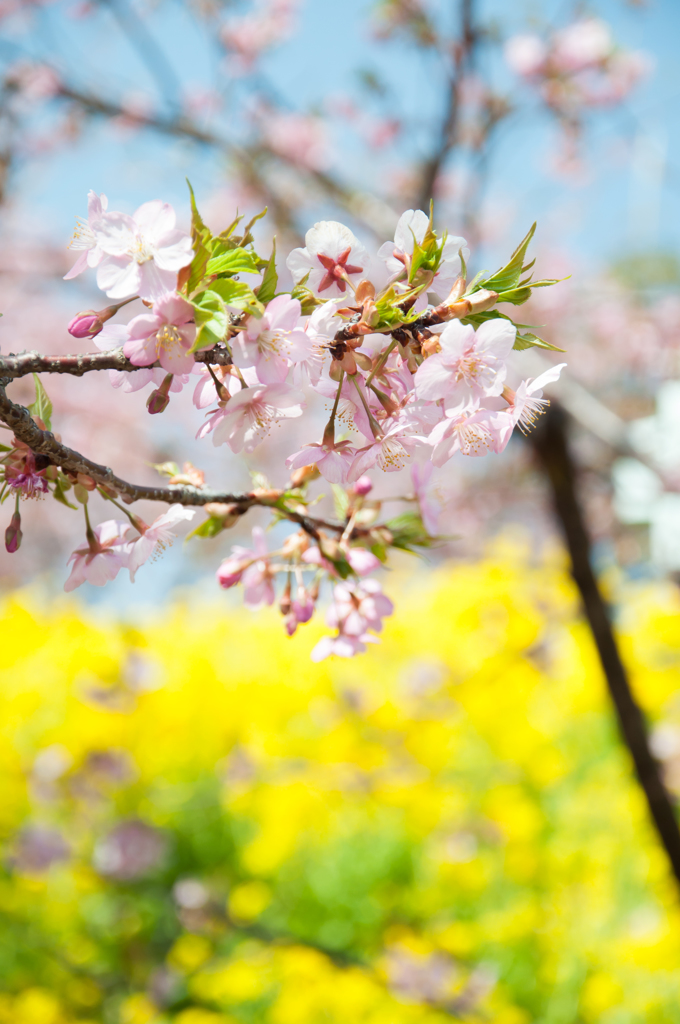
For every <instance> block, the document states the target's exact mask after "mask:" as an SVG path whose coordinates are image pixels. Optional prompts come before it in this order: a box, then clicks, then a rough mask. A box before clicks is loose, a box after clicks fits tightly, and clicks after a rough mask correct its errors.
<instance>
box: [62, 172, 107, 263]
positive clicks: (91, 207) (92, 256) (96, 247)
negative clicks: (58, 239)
mask: <svg viewBox="0 0 680 1024" xmlns="http://www.w3.org/2000/svg"><path fill="white" fill-rule="evenodd" d="M108 202H109V201H108V199H107V198H106V196H105V195H103V194H102V195H100V196H98V195H97V193H96V192H93V191H92V190H91V189H90V191H89V192H88V194H87V220H81V218H77V220H76V229H75V231H74V232H73V237H72V239H71V241H70V242H69V244H68V247H69V249H76V250H77V249H79V250H81V251H80V255H79V256H78V258H77V260H76V262H75V263H74V264H73V266H72V267H71V269H70V270H69V272H68V274H66V275H65V276H64V280H65V281H70V280H71V279H72V278H74V277H77V276H78V274H82V272H83V271H84V270H87V268H88V267H96V266H98V265H99V263H100V262H101V259H102V257H103V255H104V251H103V249H102V248H101V246H100V244H99V237H98V231H99V229H100V227H101V225H102V223H103V221H104V219H105V217H106V216H108V215H107V213H106V208H107V206H108Z"/></svg>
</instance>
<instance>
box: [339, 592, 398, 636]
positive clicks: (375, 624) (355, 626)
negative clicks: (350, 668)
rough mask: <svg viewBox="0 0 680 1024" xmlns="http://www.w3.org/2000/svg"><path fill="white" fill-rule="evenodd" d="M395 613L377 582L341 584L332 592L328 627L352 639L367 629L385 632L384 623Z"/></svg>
mask: <svg viewBox="0 0 680 1024" xmlns="http://www.w3.org/2000/svg"><path fill="white" fill-rule="evenodd" d="M393 611H394V605H393V604H392V602H391V601H390V599H389V597H387V596H386V595H385V594H383V592H382V587H381V586H380V584H379V583H378V581H377V580H373V579H368V580H361V581H360V582H358V583H350V582H343V583H338V584H337V586H336V587H335V588H334V590H333V604H332V605H331V607H330V608H329V609H328V613H327V615H326V621H327V623H328V625H329V626H331V627H335V628H336V629H340V630H341V631H342V632H343V633H347V634H348V635H350V636H360V635H361V634H362V633H365V632H366V630H367V629H372V630H373V631H374V632H375V633H380V632H381V631H382V625H383V624H382V620H383V619H384V618H385V616H387V615H391V614H392V612H393Z"/></svg>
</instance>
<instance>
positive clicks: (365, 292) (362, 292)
mask: <svg viewBox="0 0 680 1024" xmlns="http://www.w3.org/2000/svg"><path fill="white" fill-rule="evenodd" d="M354 298H355V299H356V301H357V302H364V301H365V300H366V299H374V298H375V285H374V284H373V282H372V281H369V280H368V279H367V278H365V277H362V279H361V281H359V284H358V285H357V286H356V291H355V292H354Z"/></svg>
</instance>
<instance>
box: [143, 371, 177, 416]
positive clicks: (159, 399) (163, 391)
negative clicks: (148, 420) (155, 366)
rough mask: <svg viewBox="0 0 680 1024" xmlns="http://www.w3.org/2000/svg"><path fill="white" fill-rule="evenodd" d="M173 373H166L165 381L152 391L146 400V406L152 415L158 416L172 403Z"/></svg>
mask: <svg viewBox="0 0 680 1024" xmlns="http://www.w3.org/2000/svg"><path fill="white" fill-rule="evenodd" d="M172 377H173V374H171V373H168V374H166V376H165V378H164V380H163V383H162V384H161V386H160V387H159V388H156V390H155V391H152V392H151V394H150V395H149V397H148V399H147V401H146V407H147V409H148V410H149V412H150V413H151V415H152V416H156V415H157V414H158V413H159V412H164V411H165V409H167V407H168V405H169V404H170V395H169V394H168V392H169V391H170V385H171V384H172Z"/></svg>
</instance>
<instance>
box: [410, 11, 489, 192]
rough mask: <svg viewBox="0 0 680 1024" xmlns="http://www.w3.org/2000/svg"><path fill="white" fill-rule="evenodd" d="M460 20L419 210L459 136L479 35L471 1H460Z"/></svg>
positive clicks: (432, 189)
mask: <svg viewBox="0 0 680 1024" xmlns="http://www.w3.org/2000/svg"><path fill="white" fill-rule="evenodd" d="M460 21H461V26H460V39H459V40H458V42H457V43H456V46H455V51H454V67H453V72H452V74H451V79H450V82H449V90H448V95H447V98H446V110H445V112H444V120H443V121H442V126H441V130H440V133H439V142H438V143H437V146H436V148H435V150H434V152H433V153H432V155H431V156H430V157H429V159H428V160H426V161H425V163H424V165H423V169H422V172H421V181H420V188H419V191H418V206H419V207H420V208H421V209H427V207H428V204H429V202H430V200H431V199H432V197H433V195H434V193H435V186H436V182H437V178H438V177H439V173H440V171H441V169H442V167H443V165H444V162H445V161H446V158H447V156H448V155H449V153H450V152H451V150H452V149H453V147H454V146H455V144H456V140H457V136H458V121H459V115H460V103H461V86H462V83H463V79H464V77H465V74H466V72H467V69H468V67H469V65H470V62H471V58H472V55H473V53H474V49H475V46H476V43H477V38H478V34H477V32H476V30H475V27H474V22H473V0H460Z"/></svg>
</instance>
